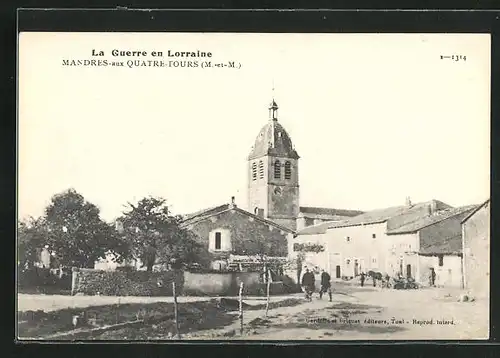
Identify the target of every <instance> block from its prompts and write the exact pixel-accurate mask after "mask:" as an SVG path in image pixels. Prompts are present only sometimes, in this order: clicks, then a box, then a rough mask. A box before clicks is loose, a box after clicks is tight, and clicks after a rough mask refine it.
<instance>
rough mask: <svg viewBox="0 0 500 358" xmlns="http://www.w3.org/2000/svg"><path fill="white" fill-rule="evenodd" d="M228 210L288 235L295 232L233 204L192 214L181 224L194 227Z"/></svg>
mask: <svg viewBox="0 0 500 358" xmlns="http://www.w3.org/2000/svg"><path fill="white" fill-rule="evenodd" d="M228 210H235V211H237V212H239V213H240V214H243V215H246V216H249V217H251V218H253V219H255V220H257V221H260V222H262V223H264V224H267V225H272V226H274V227H276V228H278V229H280V230H283V231H285V232H288V233H293V232H294V231H293V230H291V229H289V228H287V227H284V226H281V225H279V224H277V223H275V222H274V221H271V220H268V219H265V218H263V217H260V216H258V215H255V214H252V213H251V212H248V211H246V210H243V209H240V208H238V207H237V206H236V205H234V206H233V205H231V204H223V205H219V206H215V207H212V208H208V209H205V210H200V211H198V212H197V213H195V214H191V215H190V216H188V217H186V219H185V220H184V221H182V222H181V226H182V227H186V226H189V225H192V224H195V223H197V222H199V221H202V220H205V219H208V218H210V217H212V216H214V215H219V214H222V213H224V212H226V211H228Z"/></svg>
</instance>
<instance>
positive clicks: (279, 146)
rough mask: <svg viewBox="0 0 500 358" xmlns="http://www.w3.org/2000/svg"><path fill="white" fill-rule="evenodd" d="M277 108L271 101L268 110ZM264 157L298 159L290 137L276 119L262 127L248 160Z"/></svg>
mask: <svg viewBox="0 0 500 358" xmlns="http://www.w3.org/2000/svg"><path fill="white" fill-rule="evenodd" d="M277 108H278V105H277V104H276V102H275V101H274V100H273V101H272V102H271V105H270V107H269V109H277ZM265 155H272V156H279V157H287V158H291V159H298V158H299V155H298V154H297V151H296V150H295V149H294V147H293V144H292V140H291V139H290V136H289V135H288V133H287V131H286V130H285V128H284V127H283V126H282V125H281V124H280V123H278V120H277V118H274V119H271V120H269V122H268V123H267V124H266V125H265V126H263V127H262V129H261V130H260V132H259V134H258V135H257V138H256V139H255V143H254V145H253V147H252V150H251V151H250V154H249V156H248V159H255V158H259V157H263V156H265Z"/></svg>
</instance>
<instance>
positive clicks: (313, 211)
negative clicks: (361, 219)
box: [299, 206, 363, 217]
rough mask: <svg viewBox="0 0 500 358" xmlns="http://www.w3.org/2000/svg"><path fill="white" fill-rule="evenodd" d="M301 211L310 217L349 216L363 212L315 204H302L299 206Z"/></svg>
mask: <svg viewBox="0 0 500 358" xmlns="http://www.w3.org/2000/svg"><path fill="white" fill-rule="evenodd" d="M299 211H300V213H303V214H304V216H305V217H309V216H311V217H313V216H348V217H353V216H356V215H360V214H363V211H359V210H345V209H333V208H318V207H314V206H301V207H300V208H299ZM309 214H310V215H309Z"/></svg>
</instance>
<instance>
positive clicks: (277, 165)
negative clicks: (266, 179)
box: [274, 160, 281, 179]
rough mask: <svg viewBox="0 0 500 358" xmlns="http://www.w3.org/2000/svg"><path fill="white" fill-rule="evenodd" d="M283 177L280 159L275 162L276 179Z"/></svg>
mask: <svg viewBox="0 0 500 358" xmlns="http://www.w3.org/2000/svg"><path fill="white" fill-rule="evenodd" d="M280 178H281V163H280V161H279V160H277V161H275V162H274V179H280Z"/></svg>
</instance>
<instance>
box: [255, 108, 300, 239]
mask: <svg viewBox="0 0 500 358" xmlns="http://www.w3.org/2000/svg"><path fill="white" fill-rule="evenodd" d="M298 160H299V155H298V154H297V152H296V151H295V149H294V147H293V144H292V141H291V139H290V136H289V135H288V133H287V132H286V130H285V128H283V126H282V125H281V124H280V123H278V105H277V104H276V102H275V101H274V99H273V101H272V102H271V104H270V106H269V121H268V123H267V124H266V125H265V126H264V127H262V129H261V130H260V132H259V134H258V136H257V138H256V139H255V144H254V146H253V147H252V150H251V152H250V155H249V156H248V205H249V208H248V211H250V212H252V213H254V214H256V215H259V216H262V217H264V218H266V219H269V220H272V221H274V222H276V223H277V224H280V225H283V226H285V227H288V228H290V229H292V230H295V229H296V225H297V217H298V215H299V171H298Z"/></svg>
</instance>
